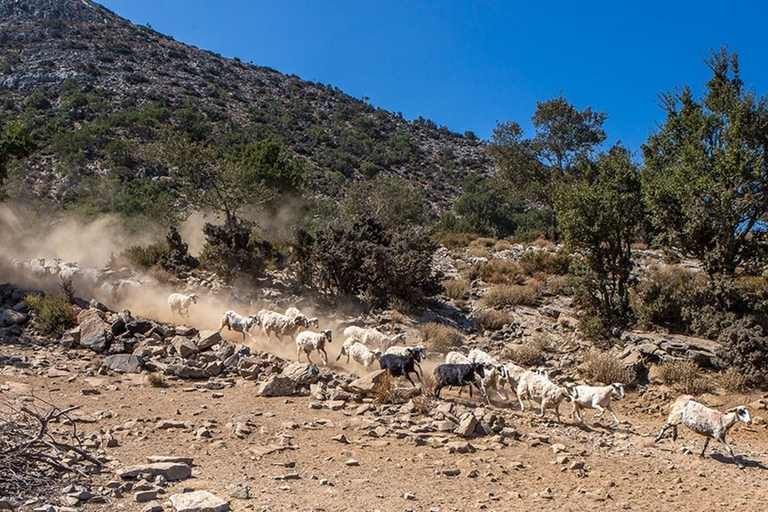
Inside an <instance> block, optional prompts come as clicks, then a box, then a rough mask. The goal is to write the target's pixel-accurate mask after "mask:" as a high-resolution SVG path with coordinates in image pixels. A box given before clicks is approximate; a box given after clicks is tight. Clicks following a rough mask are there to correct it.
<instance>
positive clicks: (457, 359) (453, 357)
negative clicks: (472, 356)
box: [445, 351, 472, 364]
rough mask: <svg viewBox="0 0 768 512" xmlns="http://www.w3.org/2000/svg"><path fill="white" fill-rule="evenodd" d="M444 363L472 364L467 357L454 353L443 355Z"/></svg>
mask: <svg viewBox="0 0 768 512" xmlns="http://www.w3.org/2000/svg"><path fill="white" fill-rule="evenodd" d="M445 362H446V363H448V364H472V361H470V360H469V358H468V357H467V356H465V355H464V354H462V353H461V352H456V351H451V352H448V353H447V354H445Z"/></svg>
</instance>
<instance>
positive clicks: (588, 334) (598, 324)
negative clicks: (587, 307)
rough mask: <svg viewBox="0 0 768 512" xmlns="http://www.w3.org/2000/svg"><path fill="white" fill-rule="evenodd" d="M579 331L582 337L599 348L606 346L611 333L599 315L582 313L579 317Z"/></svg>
mask: <svg viewBox="0 0 768 512" xmlns="http://www.w3.org/2000/svg"><path fill="white" fill-rule="evenodd" d="M579 329H580V330H581V334H582V336H584V338H586V339H588V340H590V341H591V342H593V343H594V344H595V345H597V346H599V347H605V346H607V344H608V342H609V341H610V339H611V331H610V329H609V327H608V324H607V323H606V321H605V319H603V317H602V316H601V315H599V314H595V313H589V312H588V313H584V314H582V315H581V316H580V317H579Z"/></svg>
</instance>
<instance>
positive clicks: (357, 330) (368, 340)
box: [344, 325, 405, 350]
mask: <svg viewBox="0 0 768 512" xmlns="http://www.w3.org/2000/svg"><path fill="white" fill-rule="evenodd" d="M344 336H345V337H347V338H350V337H351V338H357V339H358V340H360V341H361V342H362V343H364V344H366V345H368V346H369V347H375V348H380V349H381V350H386V349H388V348H389V347H391V346H392V345H397V344H398V343H403V342H404V341H405V334H403V333H400V334H396V335H394V336H387V335H386V334H384V333H383V332H380V331H378V330H376V329H365V328H363V327H357V326H356V325H350V326H349V327H347V328H346V329H344Z"/></svg>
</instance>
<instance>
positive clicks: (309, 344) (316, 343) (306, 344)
mask: <svg viewBox="0 0 768 512" xmlns="http://www.w3.org/2000/svg"><path fill="white" fill-rule="evenodd" d="M330 342H331V331H323V332H313V331H301V332H300V333H299V334H297V335H296V358H297V359H298V360H299V361H301V353H302V352H304V353H305V354H307V361H309V362H310V363H312V359H310V358H309V354H310V353H312V351H313V350H316V351H317V352H318V353H319V354H320V358H321V359H322V360H323V366H328V354H327V353H326V352H325V344H326V343H330ZM312 364H314V363H312Z"/></svg>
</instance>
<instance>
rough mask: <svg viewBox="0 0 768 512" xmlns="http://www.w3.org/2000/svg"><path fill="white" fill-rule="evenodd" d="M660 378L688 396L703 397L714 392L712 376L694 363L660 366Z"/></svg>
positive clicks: (666, 363)
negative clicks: (704, 394) (702, 395)
mask: <svg viewBox="0 0 768 512" xmlns="http://www.w3.org/2000/svg"><path fill="white" fill-rule="evenodd" d="M659 378H661V380H662V381H663V382H664V384H666V385H667V386H669V387H671V388H673V389H674V390H675V391H678V392H680V393H685V394H688V395H701V394H703V393H711V392H712V391H714V388H715V385H714V384H715V383H714V380H713V378H712V376H711V375H707V374H705V373H704V372H702V370H701V368H699V365H697V364H696V363H695V362H693V361H669V362H665V363H661V364H660V365H659Z"/></svg>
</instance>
